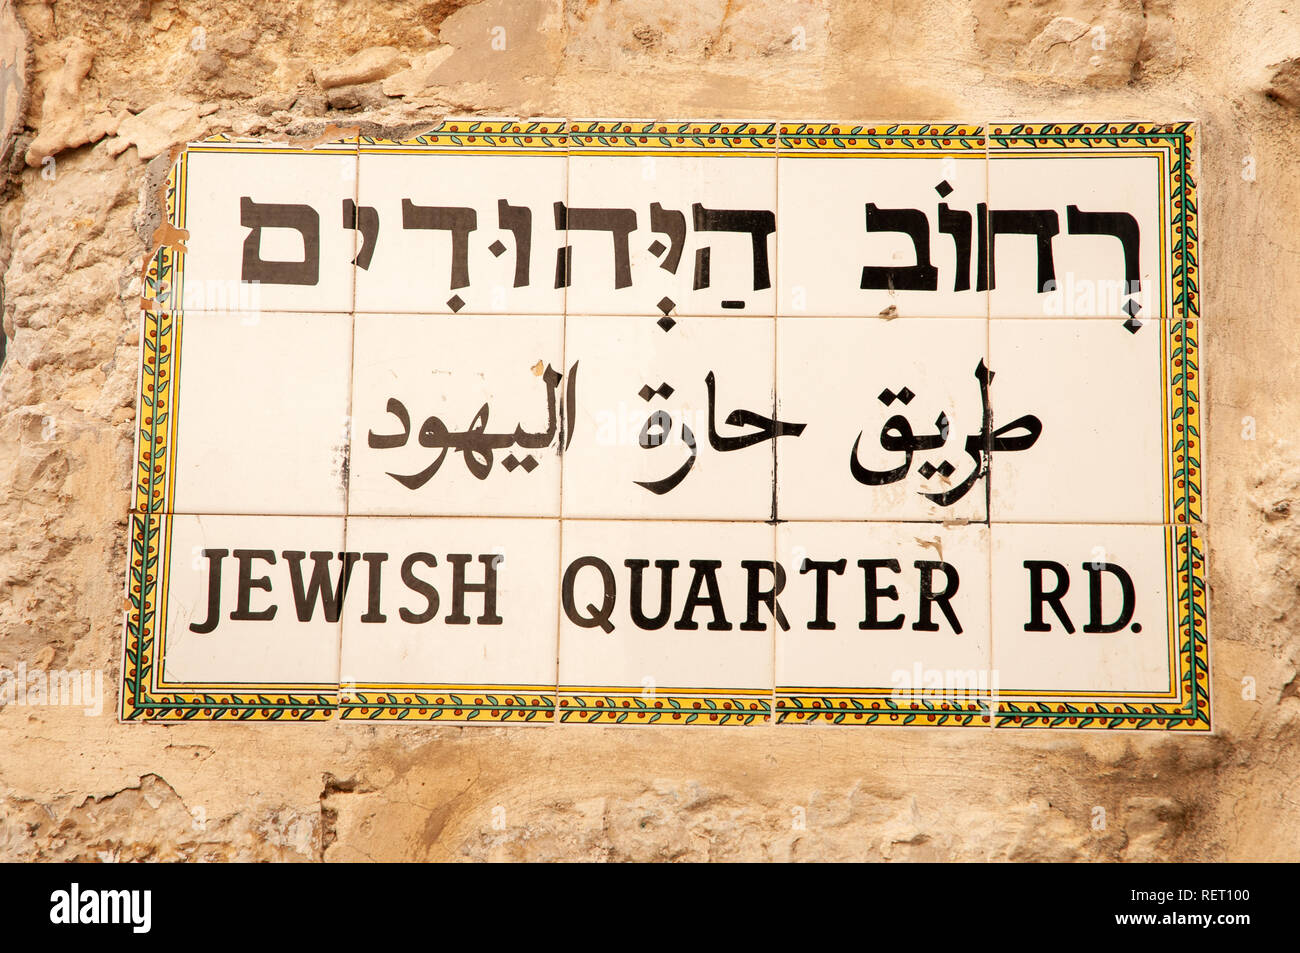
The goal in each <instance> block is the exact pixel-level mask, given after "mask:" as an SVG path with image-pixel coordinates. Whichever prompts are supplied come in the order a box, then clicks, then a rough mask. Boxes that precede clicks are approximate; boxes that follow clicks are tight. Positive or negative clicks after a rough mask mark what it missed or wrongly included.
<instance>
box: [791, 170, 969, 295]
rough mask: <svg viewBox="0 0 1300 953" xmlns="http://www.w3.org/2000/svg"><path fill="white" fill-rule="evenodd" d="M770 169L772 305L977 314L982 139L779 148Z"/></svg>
mask: <svg viewBox="0 0 1300 953" xmlns="http://www.w3.org/2000/svg"><path fill="white" fill-rule="evenodd" d="M778 169H779V173H778V175H779V182H780V186H779V194H780V199H779V207H778V210H777V220H778V223H779V234H780V238H779V240H778V246H779V252H778V256H777V257H778V259H779V261H780V266H779V275H780V279H779V298H778V308H779V312H778V313H779V314H782V315H802V314H807V315H812V316H826V315H864V316H865V315H878V314H881V313H883V312H886V311H889V309H891V308H892V309H895V311H894V313H897V314H899V315H901V316H904V317H923V316H935V315H938V316H947V317H967V316H974V317H984V315H985V313H986V312H987V308H988V301H987V294H986V293H985V292H984V291H983V290H982V289H981V287H980V286H979V282H978V281H977V277H978V276H977V266H978V264H979V261H980V255H979V231H978V228H977V222H978V220H979V217H978V216H979V211H980V209H981V207H982V206H983V205H984V204H985V162H984V152H983V150H982V149H981V150H979V151H978V152H969V151H967V152H964V153H961V154H944V155H933V154H931V155H906V156H904V157H894V158H879V157H869V156H863V155H861V154H857V153H849V152H834V151H830V152H825V153H819V154H812V155H809V154H798V153H795V154H784V153H783V154H782V155H781V157H780V159H779V160H778ZM864 285H865V287H864ZM891 289H892V290H891Z"/></svg>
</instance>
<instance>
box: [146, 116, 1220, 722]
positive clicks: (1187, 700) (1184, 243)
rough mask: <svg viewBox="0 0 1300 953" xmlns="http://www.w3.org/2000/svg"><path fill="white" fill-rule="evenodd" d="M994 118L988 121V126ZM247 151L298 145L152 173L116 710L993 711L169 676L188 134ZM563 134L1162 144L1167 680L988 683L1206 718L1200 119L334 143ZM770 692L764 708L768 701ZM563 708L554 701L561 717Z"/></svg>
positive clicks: (660, 146)
mask: <svg viewBox="0 0 1300 953" xmlns="http://www.w3.org/2000/svg"><path fill="white" fill-rule="evenodd" d="M986 132H987V137H986V135H985V134H986ZM240 149H243V150H248V151H257V152H268V153H269V152H285V153H289V152H293V153H298V154H301V153H302V151H303V150H302V149H301V148H298V147H293V146H286V145H276V144H265V143H252V142H247V141H240V140H234V139H231V138H228V137H214V138H213V139H212V140H209V141H207V142H205V143H196V144H193V145H191V146H190V147H189V149H188V150H184V151H180V152H179V153H178V154H177V155H176V156H175V161H174V163H173V165H172V168H171V170H170V172H169V174H168V176H167V179H166V182H165V184H164V187H163V190H162V200H163V203H162V204H163V208H164V214H165V222H164V227H163V228H161V229H160V230H159V232H158V236H157V237H156V241H157V242H158V247H157V248H156V249H154V252H153V254H151V255H150V256H149V257H148V259H147V262H146V267H145V272H144V275H143V282H142V287H143V291H142V296H141V297H142V302H141V303H142V311H143V316H142V337H141V344H142V347H141V352H142V356H141V375H140V388H141V389H140V403H139V426H138V427H137V432H136V457H135V458H136V467H137V473H136V478H135V491H134V493H133V509H132V515H131V519H130V526H131V530H130V540H131V552H130V566H129V569H128V574H127V592H126V595H127V606H128V608H127V612H126V624H125V630H126V631H125V641H124V653H123V698H122V708H121V713H122V717H123V719H125V720H192V719H199V720H209V719H210V720H249V719H252V720H285V721H320V720H329V719H331V718H333V717H334V712H335V709H336V708H337V709H338V711H339V716H340V717H341V718H343V719H344V720H430V721H456V722H473V721H479V722H483V723H498V724H500V723H511V724H514V723H551V722H554V721H560V722H566V723H568V722H573V723H614V724H628V723H647V724H659V723H676V722H678V721H680V722H681V723H685V724H720V725H730V724H745V725H749V724H762V723H765V722H768V721H770V720H772V716H773V714H775V721H776V723H778V724H781V723H818V724H888V725H899V726H904V725H906V726H926V725H935V726H963V727H988V726H989V724H990V718H989V713H988V709H987V706H986V705H985V706H982V705H981V704H980V702H979V701H965V702H955V701H946V700H934V701H932V700H927V699H924V698H918V699H915V700H908V701H905V702H896V701H894V700H893V699H892V698H890V697H889V691H888V690H886V689H880V690H866V691H854V692H835V693H826V694H817V693H807V692H798V693H794V692H792V693H788V694H786V693H782V692H780V691H778V692H777V694H776V696H774V697H769V696H767V695H766V694H763V695H759V696H753V695H741V694H738V693H725V692H723V693H721V694H707V695H706V694H691V693H689V692H684V693H670V694H668V695H659V696H656V697H652V698H645V697H641V696H633V695H628V694H625V693H620V692H616V691H610V692H604V691H603V690H597V691H583V692H561V693H559V694H558V696H557V695H556V693H555V690H554V689H552V688H550V687H545V688H538V687H519V686H514V687H512V686H453V685H445V686H421V687H420V688H419V689H418V690H416V689H414V688H412V687H407V686H396V685H365V686H349V687H348V688H346V689H345V690H344V691H343V692H342V694H341V695H340V692H339V691H338V690H336V689H335V688H334V687H332V686H331V687H327V688H318V687H306V686H299V687H290V686H257V687H256V689H255V690H251V691H250V690H245V689H237V688H232V689H231V690H229V691H226V690H216V689H214V688H212V687H211V686H204V687H202V688H201V690H200V689H199V688H198V687H195V686H185V685H167V684H165V683H164V682H163V681H162V679H161V666H160V664H159V660H160V658H161V655H162V651H163V648H164V646H165V632H163V631H162V627H161V626H160V625H159V622H158V620H159V619H160V618H161V619H165V618H166V611H165V610H166V599H167V593H166V587H165V585H161V583H162V582H163V580H164V579H165V578H166V569H167V562H168V560H169V559H170V556H171V554H170V552H169V547H170V534H169V527H170V516H169V515H168V514H169V513H170V507H171V501H172V498H173V495H174V494H173V481H174V467H173V465H172V461H173V459H174V454H175V433H176V421H177V415H178V413H179V410H180V407H179V390H180V388H179V382H180V356H181V352H180V347H181V331H182V325H183V312H182V311H181V310H180V309H179V308H178V307H177V305H178V304H179V302H181V301H183V300H184V297H183V276H184V263H185V253H186V245H185V241H186V237H187V233H186V231H185V229H186V203H185V194H186V188H187V176H188V161H187V160H188V156H189V154H190V153H191V152H199V151H228V150H240ZM405 149H410V150H413V151H424V150H449V151H462V150H466V151H477V150H479V149H482V150H491V151H497V150H500V151H518V152H524V153H531V152H534V151H537V152H553V151H566V152H570V153H574V154H577V153H579V152H586V153H600V152H605V151H612V150H628V149H630V150H637V151H643V150H670V151H672V152H674V153H681V154H686V153H689V152H699V151H703V152H706V153H711V152H723V151H729V152H740V153H753V154H760V155H763V154H766V155H774V154H779V153H780V152H781V151H782V150H789V151H791V152H798V153H800V154H804V155H807V154H810V153H811V154H826V155H832V154H837V153H838V154H844V153H854V152H857V153H859V154H861V153H868V154H877V155H878V154H885V153H887V154H891V155H892V154H907V153H915V152H925V151H930V152H936V151H937V152H944V153H966V154H975V155H979V154H980V153H983V154H984V155H989V154H992V153H994V152H1014V151H1032V152H1036V153H1043V152H1049V151H1056V152H1066V151H1068V152H1071V153H1076V152H1078V153H1092V154H1098V153H1100V152H1114V151H1123V150H1131V149H1144V150H1156V151H1159V152H1161V153H1162V154H1163V155H1164V156H1165V165H1164V167H1163V168H1164V169H1165V177H1166V182H1167V187H1168V192H1167V196H1166V207H1165V209H1164V213H1165V215H1166V216H1167V222H1168V228H1169V235H1170V244H1169V249H1168V262H1167V264H1168V268H1169V276H1170V288H1169V296H1170V297H1169V300H1170V301H1171V302H1172V306H1173V310H1172V314H1171V316H1170V319H1169V320H1168V321H1167V322H1162V334H1163V338H1162V361H1163V366H1164V386H1165V401H1166V404H1165V451H1166V452H1165V459H1166V475H1167V476H1166V480H1165V507H1166V515H1167V519H1168V520H1169V522H1170V523H1171V524H1174V525H1171V526H1169V527H1168V528H1167V529H1166V534H1167V537H1168V546H1167V568H1168V575H1169V579H1170V581H1171V583H1172V586H1171V592H1172V593H1174V594H1175V595H1176V598H1175V599H1174V600H1173V603H1174V604H1173V605H1172V606H1171V614H1172V616H1173V618H1174V623H1175V624H1174V625H1173V626H1172V628H1171V632H1172V635H1173V638H1174V639H1175V643H1176V658H1177V678H1176V681H1177V685H1176V689H1175V693H1174V694H1175V697H1174V698H1173V699H1172V700H1169V701H1157V700H1151V701H1146V700H1133V699H1129V700H1111V699H1105V698H1101V699H1099V700H1096V701H1080V700H1067V699H1064V698H1056V699H1052V698H1047V697H1044V698H1042V699H1033V700H1030V699H1021V698H1016V699H1014V700H1008V699H1006V698H1001V699H999V700H998V703H997V708H996V715H995V718H994V719H993V724H994V725H995V726H996V727H1024V728H1042V727H1060V728H1067V727H1068V728H1100V729H1107V730H1111V729H1116V728H1124V729H1153V728H1154V729H1167V730H1191V731H1208V730H1209V729H1210V695H1209V649H1208V635H1207V629H1206V625H1207V620H1206V591H1205V567H1204V564H1205V557H1204V543H1203V539H1202V537H1201V536H1200V534H1199V533H1198V531H1197V529H1196V528H1195V524H1198V523H1199V522H1200V521H1201V520H1202V514H1203V494H1202V490H1201V488H1202V476H1201V455H1202V437H1201V416H1200V399H1199V398H1200V394H1199V391H1200V368H1199V362H1198V345H1197V338H1198V330H1199V326H1198V323H1197V319H1198V318H1199V316H1200V309H1199V287H1198V282H1199V272H1198V254H1199V245H1198V230H1197V196H1196V189H1197V185H1196V181H1195V177H1194V169H1195V164H1196V150H1197V142H1196V129H1195V126H1194V125H1193V124H1192V123H1189V122H1182V123H1171V124H1158V123H1091V124H1049V123H1036V124H1005V123H1003V124H991V125H989V126H982V125H960V124H949V125H938V124H915V125H874V126H873V125H857V124H845V123H839V124H835V123H797V124H796V123H783V124H779V125H778V124H776V123H768V122H758V123H748V122H737V123H711V122H697V123H664V122H650V121H646V122H629V121H603V120H584V121H576V122H568V121H565V120H553V121H552V120H483V121H480V120H468V121H459V120H448V121H446V122H444V123H441V124H440V125H439V126H437V127H436V128H435V129H433V130H430V131H429V132H428V133H425V134H422V135H421V136H417V137H414V138H412V139H409V140H403V141H401V142H394V141H390V140H383V139H376V138H372V137H364V136H363V137H354V138H353V139H351V140H345V141H343V142H340V143H338V144H337V145H336V146H334V147H333V148H332V150H331V153H330V154H333V155H335V156H337V155H339V154H344V155H346V153H347V151H348V150H356V151H357V152H367V151H392V150H405ZM773 706H774V707H773ZM557 713H558V718H557Z"/></svg>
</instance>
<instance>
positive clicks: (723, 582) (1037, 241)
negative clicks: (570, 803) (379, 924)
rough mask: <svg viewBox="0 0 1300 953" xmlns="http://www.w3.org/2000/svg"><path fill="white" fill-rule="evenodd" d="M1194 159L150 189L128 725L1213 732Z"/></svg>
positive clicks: (283, 149) (998, 144)
mask: <svg viewBox="0 0 1300 953" xmlns="http://www.w3.org/2000/svg"><path fill="white" fill-rule="evenodd" d="M1196 129H1197V127H1196V126H1195V124H1193V123H1186V122H1180V123H1138V122H1125V123H1092V124H1075V125H1066V124H1031V125H1025V124H1005V123H988V124H971V125H942V126H939V125H909V126H901V125H874V126H873V125H860V124H851V123H844V124H834V123H801V122H794V123H779V122H775V121H772V122H768V121H761V122H677V121H674V122H661V121H648V120H638V121H624V120H484V119H466V120H447V121H445V122H442V123H440V124H438V125H437V126H435V127H434V128H433V129H431V130H430V131H429V132H427V133H425V134H423V135H420V136H416V137H414V138H411V139H406V140H401V141H395V140H387V139H380V138H372V137H368V136H359V135H352V136H350V137H348V136H344V137H342V138H338V139H336V140H334V141H330V142H326V143H316V144H313V145H307V146H298V145H294V144H284V143H266V142H249V141H242V140H235V139H230V138H217V139H213V140H210V141H205V142H198V143H192V144H190V145H189V146H188V147H186V148H184V149H182V150H178V152H177V155H176V157H175V160H174V164H173V165H172V167H171V172H170V175H169V177H168V178H167V180H166V184H165V187H164V189H163V190H162V192H161V195H160V198H161V200H162V202H163V203H164V206H165V221H164V223H163V225H162V226H161V227H160V228H159V230H158V232H157V235H156V242H157V247H156V249H155V253H154V254H153V255H152V256H150V258H149V261H148V264H147V266H146V272H145V276H144V280H145V283H144V288H145V290H144V302H143V338H142V340H143V343H144V346H143V356H142V365H141V386H140V399H139V428H138V437H137V443H138V453H137V461H138V469H137V480H136V489H135V496H134V502H133V507H132V512H131V518H130V565H129V568H128V573H127V605H128V611H127V619H126V637H125V649H124V657H123V677H124V691H123V700H122V709H121V711H122V716H123V718H125V719H127V720H134V721H152V720H164V721H166V720H178V719H180V720H185V719H200V720H205V719H211V720H231V719H234V720H257V721H262V720H271V721H325V720H342V721H363V722H368V721H390V720H407V721H441V722H452V723H463V724H518V725H535V726H536V725H551V726H555V727H556V728H557V730H560V729H561V726H565V725H568V726H584V725H592V724H624V725H660V726H664V725H713V726H729V727H757V726H763V725H767V726H769V727H770V728H771V729H772V730H793V729H792V728H790V727H789V726H792V725H796V724H809V725H814V726H823V727H824V726H834V725H845V726H847V725H909V726H950V727H962V726H964V727H972V728H985V729H998V728H1061V729H1066V728H1076V729H1106V730H1109V729H1131V728H1146V729H1175V730H1196V731H1208V730H1209V727H1210V700H1209V662H1208V653H1209V648H1208V634H1207V618H1206V589H1205V578H1206V569H1205V551H1206V544H1205V526H1204V521H1203V519H1202V512H1203V501H1202V494H1201V475H1200V459H1201V454H1202V449H1201V433H1200V430H1201V411H1200V406H1201V405H1200V381H1201V367H1200V365H1199V361H1198V351H1197V340H1198V337H1199V325H1200V314H1199V310H1198V304H1197V302H1198V295H1197V281H1198V273H1197V229H1196V175H1195V163H1196V154H1197V140H1196ZM574 730H585V729H582V728H575V729H574Z"/></svg>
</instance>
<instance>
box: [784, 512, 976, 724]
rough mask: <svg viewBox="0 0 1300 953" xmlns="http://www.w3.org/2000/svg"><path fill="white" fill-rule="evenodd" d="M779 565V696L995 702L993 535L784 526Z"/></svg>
mask: <svg viewBox="0 0 1300 953" xmlns="http://www.w3.org/2000/svg"><path fill="white" fill-rule="evenodd" d="M777 558H778V560H779V561H780V562H781V563H782V564H783V565H784V566H785V567H786V570H787V575H788V581H787V583H786V588H785V592H784V594H783V596H782V600H781V601H782V604H783V606H784V607H785V611H786V614H787V616H788V617H789V620H790V629H789V630H788V631H782V632H778V633H777V643H776V644H777V652H776V684H777V693H778V695H782V694H786V695H794V694H816V693H817V692H818V691H819V690H826V691H828V692H829V693H830V694H836V693H843V692H846V691H850V690H856V691H857V692H859V693H862V694H874V695H877V696H879V695H881V694H884V695H889V694H890V693H893V692H897V693H898V696H899V698H898V699H896V700H901V699H903V698H904V697H906V698H910V697H912V696H913V695H914V694H921V695H927V694H928V695H929V696H931V697H933V696H935V695H939V696H951V697H952V698H954V699H956V698H962V699H965V698H967V696H970V697H971V698H974V697H976V696H980V695H985V696H986V695H987V693H988V690H989V687H990V684H991V683H990V680H989V673H988V666H989V648H990V644H989V530H988V527H987V526H983V525H978V524H971V525H966V526H952V527H945V526H942V525H938V526H914V525H907V524H899V523H873V524H871V525H869V526H860V525H852V524H848V523H784V524H782V525H780V526H779V527H778V528H777ZM950 614H951V615H950Z"/></svg>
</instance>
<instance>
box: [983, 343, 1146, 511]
mask: <svg viewBox="0 0 1300 953" xmlns="http://www.w3.org/2000/svg"><path fill="white" fill-rule="evenodd" d="M1165 327H1166V325H1165V324H1163V323H1161V322H1155V321H1153V322H1148V323H1147V324H1145V325H1143V327H1141V328H1140V329H1139V330H1138V331H1137V333H1130V332H1129V331H1128V329H1127V328H1125V327H1124V325H1123V324H1122V323H1121V322H1118V321H1082V320H1067V319H1061V318H1055V319H1042V320H1037V321H1025V320H993V321H992V322H990V345H989V350H990V358H991V366H992V367H993V370H994V374H995V377H994V380H993V383H992V385H991V387H990V391H991V393H992V399H993V419H994V425H995V428H996V430H1004V429H1006V430H1007V431H1008V432H1007V434H1006V435H1005V436H1006V437H1011V438H1017V436H1018V435H1019V436H1023V435H1024V434H1026V430H1025V427H1024V426H1016V424H1017V422H1018V421H1021V420H1022V419H1024V418H1026V417H1028V418H1031V420H1029V421H1026V423H1027V424H1028V425H1029V426H1030V427H1033V426H1035V425H1034V424H1033V423H1032V421H1034V420H1036V421H1037V425H1036V426H1037V428H1038V429H1039V431H1040V432H1039V434H1038V437H1037V438H1036V439H1035V440H1034V442H1033V445H1032V446H1030V447H1028V448H1027V449H1020V450H1006V451H999V450H997V449H996V448H995V449H994V450H993V453H992V457H993V459H992V486H993V492H992V518H993V521H994V522H1098V523H1159V522H1161V521H1162V520H1163V518H1164V515H1163V514H1164V504H1163V500H1162V485H1163V482H1162V481H1163V457H1164V443H1163V436H1162V426H1163V414H1164V411H1163V409H1162V401H1161V353H1160V351H1161V348H1160V345H1161V336H1162V333H1163V331H1164V329H1165Z"/></svg>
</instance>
